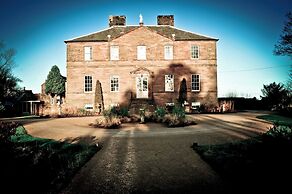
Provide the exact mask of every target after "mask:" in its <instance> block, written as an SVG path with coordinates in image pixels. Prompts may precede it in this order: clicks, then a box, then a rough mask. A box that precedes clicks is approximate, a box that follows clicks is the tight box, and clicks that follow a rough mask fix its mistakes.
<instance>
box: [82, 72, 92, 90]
mask: <svg viewBox="0 0 292 194" xmlns="http://www.w3.org/2000/svg"><path fill="white" fill-rule="evenodd" d="M84 92H92V76H88V75H87V76H85V77H84Z"/></svg>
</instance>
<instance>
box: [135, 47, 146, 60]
mask: <svg viewBox="0 0 292 194" xmlns="http://www.w3.org/2000/svg"><path fill="white" fill-rule="evenodd" d="M137 59H138V60H146V46H137Z"/></svg>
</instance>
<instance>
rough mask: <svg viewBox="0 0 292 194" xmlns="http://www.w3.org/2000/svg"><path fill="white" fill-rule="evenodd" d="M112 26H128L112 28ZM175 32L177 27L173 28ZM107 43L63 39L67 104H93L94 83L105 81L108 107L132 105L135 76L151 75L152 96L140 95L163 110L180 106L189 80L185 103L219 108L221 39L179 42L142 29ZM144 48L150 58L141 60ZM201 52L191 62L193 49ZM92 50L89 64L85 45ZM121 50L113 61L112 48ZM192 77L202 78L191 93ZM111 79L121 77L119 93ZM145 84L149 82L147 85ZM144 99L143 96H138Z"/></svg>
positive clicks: (149, 29)
mask: <svg viewBox="0 0 292 194" xmlns="http://www.w3.org/2000/svg"><path fill="white" fill-rule="evenodd" d="M111 28H126V26H113V27H111ZM171 28H174V27H171ZM107 37H108V40H107V41H84V40H83V41H74V40H73V41H72V40H71V41H65V42H66V44H67V91H66V104H67V105H68V106H71V107H77V108H84V107H85V105H86V104H87V105H88V104H92V105H94V99H95V83H96V81H97V80H99V81H100V82H101V87H102V94H103V99H104V105H105V108H107V107H109V106H110V105H111V104H119V105H129V104H130V102H131V100H132V99H136V98H137V97H139V96H137V92H136V91H137V87H138V86H137V79H138V78H137V77H147V79H146V81H148V86H147V89H148V92H147V91H146V92H144V93H143V95H144V96H142V97H144V98H148V99H152V100H154V103H155V104H156V105H159V106H163V105H165V103H169V102H177V99H178V95H179V88H180V85H181V81H182V80H183V79H185V80H186V85H187V101H188V102H189V103H191V102H200V103H201V104H205V105H206V106H209V107H215V106H218V105H217V104H218V103H217V57H216V42H217V39H212V38H210V39H206V40H205V39H204V40H176V35H175V34H172V37H171V38H170V37H169V36H164V35H163V34H161V33H157V32H156V31H153V30H152V29H151V28H148V27H147V26H143V25H141V26H139V27H136V28H134V29H133V30H131V31H129V32H126V33H124V34H123V33H121V34H120V35H119V36H117V37H114V38H113V36H107ZM139 45H142V46H146V60H138V59H137V46H139ZM166 45H170V46H172V48H173V59H170V60H169V59H165V53H164V52H165V48H164V46H166ZM192 45H196V46H198V48H199V57H198V58H196V59H192V57H191V47H192ZM87 46H89V47H91V51H92V54H91V60H89V61H85V59H84V47H87ZM111 46H118V48H119V59H118V60H111V59H110V47H111ZM192 74H198V75H200V82H199V85H200V90H199V91H192ZM165 75H173V76H174V91H165ZM85 76H91V77H92V91H90V92H85V88H84V87H85V83H84V82H85ZM111 76H116V77H118V84H119V87H118V91H114V92H113V91H111V81H110V78H111ZM145 85H146V83H145ZM138 95H140V97H141V94H138Z"/></svg>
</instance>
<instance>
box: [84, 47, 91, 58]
mask: <svg viewBox="0 0 292 194" xmlns="http://www.w3.org/2000/svg"><path fill="white" fill-rule="evenodd" d="M91 60H92V47H91V46H85V47H84V61H91Z"/></svg>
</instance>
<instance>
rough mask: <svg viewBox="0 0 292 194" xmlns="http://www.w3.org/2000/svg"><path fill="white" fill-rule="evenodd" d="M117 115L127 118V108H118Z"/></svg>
mask: <svg viewBox="0 0 292 194" xmlns="http://www.w3.org/2000/svg"><path fill="white" fill-rule="evenodd" d="M119 115H120V116H121V117H128V116H129V110H128V108H127V107H122V108H120V111H119Z"/></svg>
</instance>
